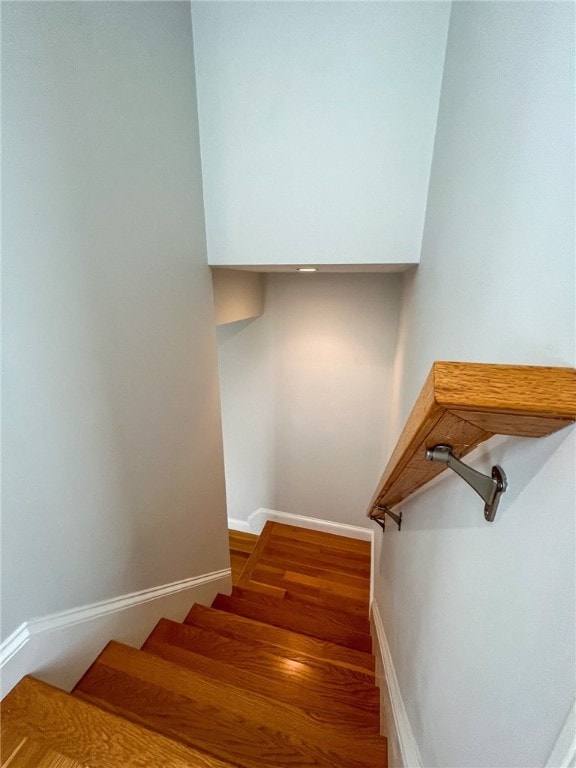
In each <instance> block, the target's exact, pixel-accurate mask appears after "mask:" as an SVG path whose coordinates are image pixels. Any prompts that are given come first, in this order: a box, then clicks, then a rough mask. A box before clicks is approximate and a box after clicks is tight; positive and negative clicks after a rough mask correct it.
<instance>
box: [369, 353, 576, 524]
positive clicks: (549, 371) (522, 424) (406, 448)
mask: <svg viewBox="0 0 576 768" xmlns="http://www.w3.org/2000/svg"><path fill="white" fill-rule="evenodd" d="M575 419H576V371H575V370H574V369H572V368H552V367H543V366H522V365H488V364H483V363H450V362H436V363H434V365H433V366H432V370H431V371H430V373H429V375H428V377H427V379H426V382H425V384H424V386H423V388H422V391H421V392H420V395H419V397H418V399H417V401H416V403H415V405H414V407H413V409H412V412H411V414H410V416H409V418H408V420H407V422H406V426H405V427H404V430H403V432H402V434H401V436H400V438H399V440H398V443H397V445H396V448H395V450H394V451H393V453H392V456H391V458H390V460H389V462H388V464H387V466H386V469H385V470H384V474H383V475H382V478H381V480H380V482H379V484H378V486H377V490H376V493H375V494H374V496H373V498H372V501H371V502H370V507H369V510H368V514H370V512H372V511H373V510H375V508H376V507H377V506H378V505H382V506H387V507H390V508H391V507H394V506H395V505H396V504H398V503H399V502H401V501H403V500H404V499H406V498H408V496H410V495H411V494H412V493H414V492H415V491H416V490H418V489H419V488H421V487H422V486H423V485H425V484H426V483H427V482H429V481H430V480H431V479H433V478H434V477H436V476H437V475H439V474H440V473H441V472H444V471H445V470H446V467H445V466H444V465H442V464H438V463H435V462H427V461H426V457H425V454H426V449H427V448H432V447H433V446H435V445H439V444H445V445H450V446H452V448H453V452H454V455H455V456H457V457H458V458H461V457H462V456H465V455H466V454H467V453H469V452H470V451H471V450H473V449H474V448H475V447H476V446H477V445H479V444H480V443H482V442H483V441H485V440H488V439H489V438H490V437H492V436H493V435H495V434H504V435H516V436H521V437H543V436H545V435H549V434H551V433H552V432H555V431H557V430H558V429H562V428H563V427H565V426H568V425H569V424H571V423H573V422H574V420H575Z"/></svg>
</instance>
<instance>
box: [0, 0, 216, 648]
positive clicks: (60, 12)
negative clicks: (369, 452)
mask: <svg viewBox="0 0 576 768" xmlns="http://www.w3.org/2000/svg"><path fill="white" fill-rule="evenodd" d="M2 13H3V19H2V22H3V34H4V39H3V103H2V112H3V114H2V117H3V126H2V129H3V142H4V158H3V185H4V190H3V191H4V206H5V207H4V382H3V383H4V392H3V394H4V415H3V421H4V458H3V481H4V482H3V509H2V569H3V573H2V577H3V584H2V601H3V602H2V632H3V636H6V635H8V634H9V633H10V632H12V631H13V630H14V629H15V628H16V627H17V626H18V625H19V624H20V623H21V622H23V621H26V620H29V619H32V618H35V617H38V616H45V615H46V614H49V613H54V612H58V611H62V610H64V609H67V608H72V607H76V606H80V605H84V604H86V603H91V602H94V601H97V600H103V599H107V598H110V597H114V596H116V595H120V594H125V593H130V592H134V591H138V590H142V589H146V588H150V587H153V586H156V585H161V584H167V583H170V582H174V581H177V580H180V579H184V578H187V577H190V576H194V575H196V574H202V573H206V572H210V571H217V570H219V569H222V568H226V567H228V565H229V560H228V554H227V539H226V532H225V529H226V512H225V495H224V475H223V461H222V445H221V430H220V415H219V395H218V381H217V360H216V347H215V332H214V317H213V305H212V287H211V279H210V270H209V268H208V266H207V264H206V254H205V233H204V223H203V206H202V189H201V169H200V155H199V145H198V127H197V113H196V100H195V90H194V79H193V76H192V73H193V67H194V62H193V46H192V33H191V23H190V7H189V5H188V4H186V3H171V2H161V3H149V2H142V3H139V2H130V3H3V8H2Z"/></svg>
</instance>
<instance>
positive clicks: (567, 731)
mask: <svg viewBox="0 0 576 768" xmlns="http://www.w3.org/2000/svg"><path fill="white" fill-rule="evenodd" d="M574 765H576V702H574V704H572V708H571V709H570V712H569V713H568V717H567V718H566V722H565V723H564V726H563V727H562V730H561V731H560V733H559V734H558V738H557V739H556V744H554V748H553V749H552V752H551V753H550V757H549V758H548V760H547V761H546V765H545V768H573V766H574Z"/></svg>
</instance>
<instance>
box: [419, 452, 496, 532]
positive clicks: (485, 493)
mask: <svg viewBox="0 0 576 768" xmlns="http://www.w3.org/2000/svg"><path fill="white" fill-rule="evenodd" d="M426 461H439V462H441V463H442V464H446V465H447V466H448V468H449V469H451V470H452V471H453V472H456V474H457V475H460V477H461V478H462V479H463V480H465V481H466V482H467V483H468V485H470V486H471V487H472V488H474V490H475V491H476V493H477V494H478V495H479V496H481V497H482V499H483V500H484V503H485V505H484V518H485V519H486V520H487V521H488V522H489V523H492V522H494V518H495V517H496V510H497V509H498V502H499V501H500V496H501V495H502V494H503V493H504V492H505V491H506V488H507V487H508V482H507V480H506V475H505V474H504V470H503V469H502V467H499V466H498V465H497V464H495V465H494V466H493V467H492V474H491V476H490V477H488V475H483V474H482V473H481V472H477V471H476V470H475V469H472V467H470V466H468V464H464V463H463V462H462V461H460V459H457V458H456V456H454V454H453V453H452V447H451V446H450V445H436V446H434V448H428V449H427V450H426Z"/></svg>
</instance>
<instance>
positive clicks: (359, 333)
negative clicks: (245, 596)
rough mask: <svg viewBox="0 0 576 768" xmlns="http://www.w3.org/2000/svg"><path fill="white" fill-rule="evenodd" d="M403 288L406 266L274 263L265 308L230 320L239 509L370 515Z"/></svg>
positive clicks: (228, 427)
mask: <svg viewBox="0 0 576 768" xmlns="http://www.w3.org/2000/svg"><path fill="white" fill-rule="evenodd" d="M399 288H400V277H399V276H397V275H374V274H372V275H370V274H366V275H326V274H320V273H318V274H310V275H305V274H302V275H299V274H298V275H269V276H268V282H267V291H266V310H265V313H264V315H263V316H262V317H261V318H258V319H257V320H254V321H248V322H246V323H237V324H233V325H230V326H227V327H225V328H220V329H219V332H218V339H219V358H220V373H221V382H222V403H223V424H224V446H225V458H226V477H227V493H228V509H229V514H230V516H231V517H233V518H237V519H246V517H247V516H248V514H250V513H251V512H253V511H255V509H257V508H258V507H268V508H272V509H277V510H280V511H282V512H288V513H292V514H299V515H305V516H308V517H319V518H323V519H325V520H334V521H337V522H341V523H347V524H352V525H363V526H366V525H369V523H368V521H367V520H366V517H365V512H366V508H367V505H368V503H369V501H370V497H371V494H372V492H373V490H374V486H375V484H376V482H377V480H378V477H379V474H380V473H381V470H382V463H383V460H384V448H385V437H386V411H387V408H388V400H389V396H390V383H391V374H392V361H393V353H394V345H395V334H396V323H397V315H398V304H399V298H400V291H399ZM271 393H272V394H271Z"/></svg>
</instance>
